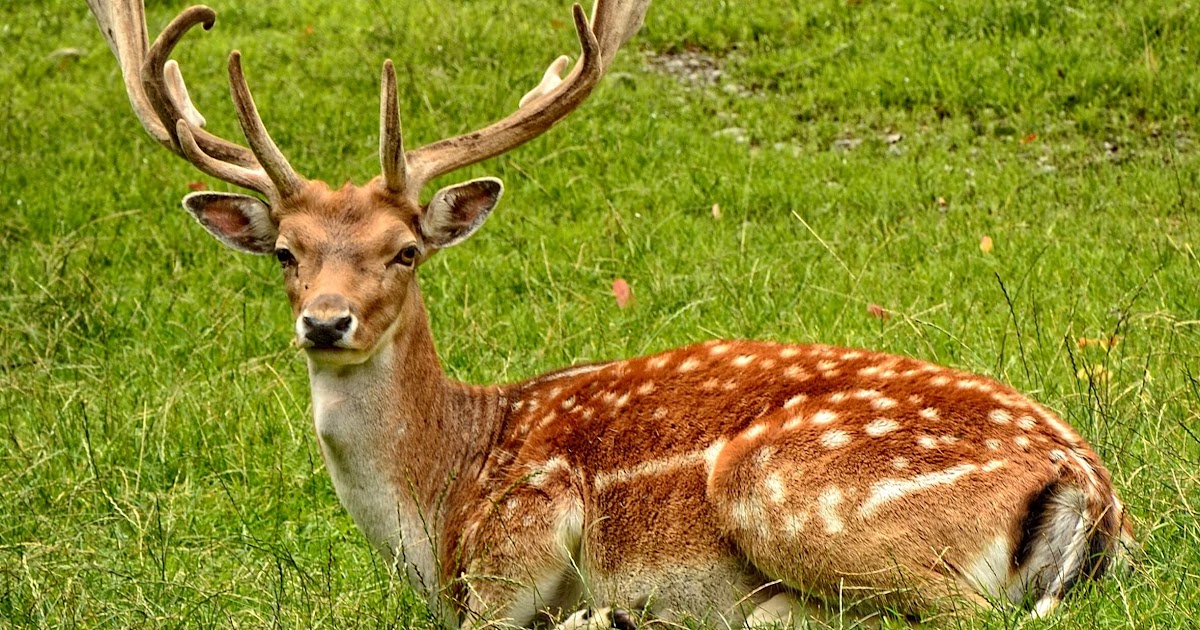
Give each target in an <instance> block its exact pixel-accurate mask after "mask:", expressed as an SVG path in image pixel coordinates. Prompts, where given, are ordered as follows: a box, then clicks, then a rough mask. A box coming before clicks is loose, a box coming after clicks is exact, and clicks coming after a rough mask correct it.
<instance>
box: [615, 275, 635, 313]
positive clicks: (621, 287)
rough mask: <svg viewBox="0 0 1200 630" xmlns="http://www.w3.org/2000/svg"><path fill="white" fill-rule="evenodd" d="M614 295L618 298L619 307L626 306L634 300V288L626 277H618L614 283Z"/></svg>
mask: <svg viewBox="0 0 1200 630" xmlns="http://www.w3.org/2000/svg"><path fill="white" fill-rule="evenodd" d="M612 292H613V297H614V298H616V299H617V308H625V307H626V306H629V305H630V304H631V303H632V302H633V289H631V288H629V283H628V282H626V281H625V278H617V279H616V280H613V283H612Z"/></svg>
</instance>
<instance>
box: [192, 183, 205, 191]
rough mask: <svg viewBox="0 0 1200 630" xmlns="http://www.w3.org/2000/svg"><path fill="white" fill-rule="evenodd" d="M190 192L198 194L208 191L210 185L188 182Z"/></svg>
mask: <svg viewBox="0 0 1200 630" xmlns="http://www.w3.org/2000/svg"><path fill="white" fill-rule="evenodd" d="M188 190H190V191H192V192H196V191H198V190H208V184H205V183H204V182H188Z"/></svg>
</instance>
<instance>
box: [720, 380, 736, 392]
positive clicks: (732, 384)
mask: <svg viewBox="0 0 1200 630" xmlns="http://www.w3.org/2000/svg"><path fill="white" fill-rule="evenodd" d="M737 388H738V382H737V380H735V379H732V378H731V379H729V380H728V381H725V384H723V385H721V389H723V390H725V391H727V392H731V391H733V390H735V389H737Z"/></svg>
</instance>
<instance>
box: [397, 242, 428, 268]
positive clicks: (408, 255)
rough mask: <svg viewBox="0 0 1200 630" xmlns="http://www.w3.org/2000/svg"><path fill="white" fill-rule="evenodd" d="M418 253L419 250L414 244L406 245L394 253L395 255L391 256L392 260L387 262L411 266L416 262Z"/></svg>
mask: <svg viewBox="0 0 1200 630" xmlns="http://www.w3.org/2000/svg"><path fill="white" fill-rule="evenodd" d="M420 253H421V250H419V249H417V246H416V245H408V246H406V247H405V248H404V249H402V250H400V253H398V254H396V257H395V258H393V259H392V262H391V263H389V264H392V265H404V266H405V267H411V266H413V264H414V263H416V262H417V256H418V255H419V254H420Z"/></svg>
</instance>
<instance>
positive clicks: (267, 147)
mask: <svg viewBox="0 0 1200 630" xmlns="http://www.w3.org/2000/svg"><path fill="white" fill-rule="evenodd" d="M229 87H230V90H231V91H232V92H233V104H234V106H235V108H236V109H237V115H238V122H239V123H241V125H242V133H243V134H245V136H246V140H247V141H248V142H249V143H250V149H251V150H252V151H254V156H255V157H257V158H258V162H259V164H261V165H262V168H263V170H264V171H266V173H267V176H268V177H270V178H271V181H272V182H274V183H275V189H276V190H277V191H278V193H279V196H280V197H282V198H287V197H290V196H291V195H292V194H294V193H295V192H296V191H298V190H300V188H301V187H302V186H303V185H304V180H303V179H301V177H300V176H299V175H297V174H296V171H295V170H293V169H292V165H291V164H289V163H288V161H287V158H286V157H284V156H283V152H282V151H280V150H279V147H277V146H275V141H273V140H271V136H270V135H269V134H268V133H267V128H266V126H264V125H263V122H262V118H261V117H259V115H258V108H257V107H255V105H254V97H252V96H250V87H249V86H247V85H246V75H245V74H243V73H242V53H240V52H238V51H236V50H235V51H233V52H231V53H229Z"/></svg>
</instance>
